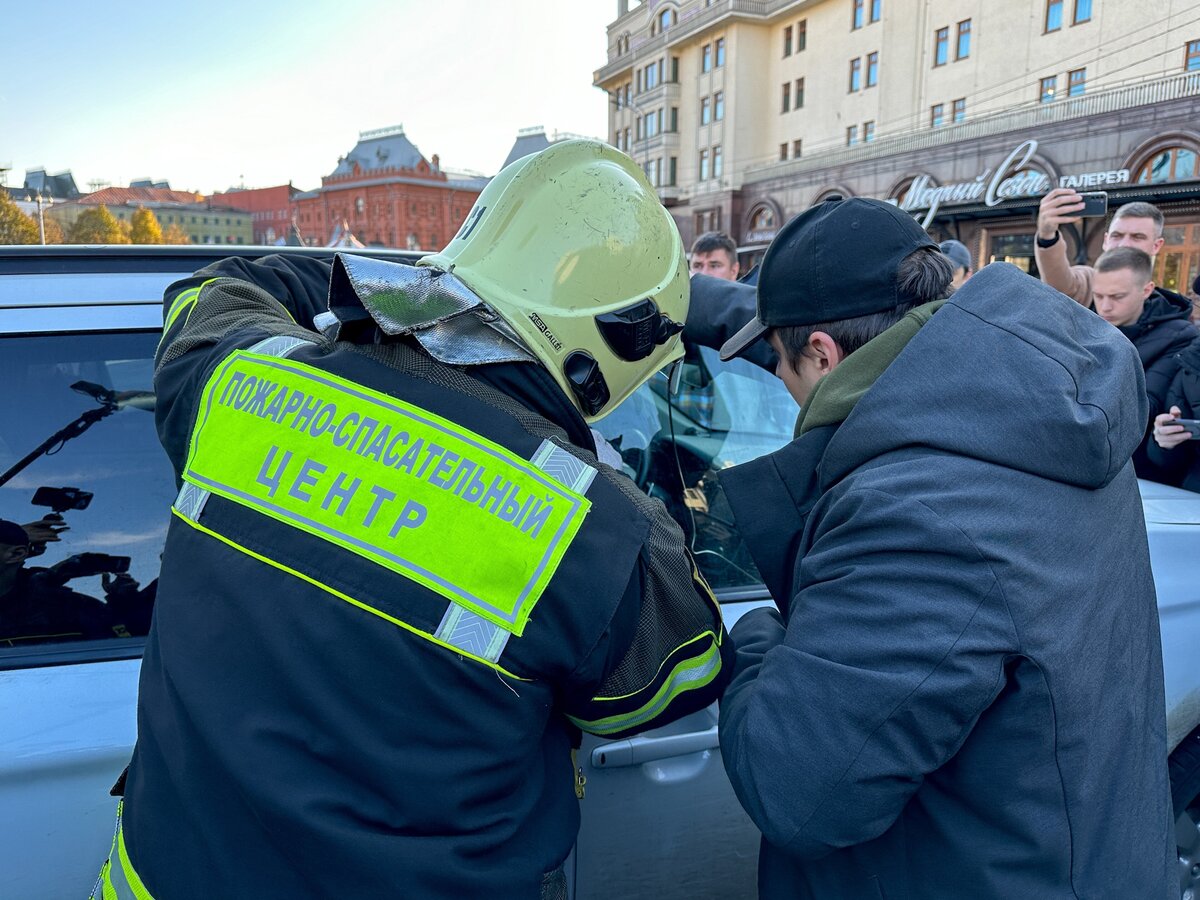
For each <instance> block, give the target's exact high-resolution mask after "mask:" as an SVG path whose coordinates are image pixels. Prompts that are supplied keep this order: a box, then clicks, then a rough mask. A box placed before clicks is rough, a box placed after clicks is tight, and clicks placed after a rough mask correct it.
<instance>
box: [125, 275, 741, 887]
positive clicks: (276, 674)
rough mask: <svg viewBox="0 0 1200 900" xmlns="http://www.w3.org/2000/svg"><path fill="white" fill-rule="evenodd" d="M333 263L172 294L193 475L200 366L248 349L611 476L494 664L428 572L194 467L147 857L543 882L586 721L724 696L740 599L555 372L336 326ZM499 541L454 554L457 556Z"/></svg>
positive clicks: (166, 376)
mask: <svg viewBox="0 0 1200 900" xmlns="http://www.w3.org/2000/svg"><path fill="white" fill-rule="evenodd" d="M328 276H329V267H328V265H327V264H326V263H322V262H318V261H315V260H311V259H297V258H284V257H274V258H268V259H266V260H263V261H261V262H257V263H252V262H247V261H244V260H226V261H224V262H222V263H218V264H216V265H214V266H211V267H209V268H208V269H205V270H203V271H201V272H199V273H197V275H196V276H194V277H192V278H190V279H187V280H185V281H182V282H179V283H177V284H175V285H173V286H172V287H171V288H170V289H169V291H168V293H167V296H166V306H165V316H166V326H165V329H164V337H163V341H162V344H161V346H160V348H159V353H158V358H157V368H156V380H155V386H156V390H157V394H158V407H157V416H158V427H159V433H160V437H161V439H162V442H163V445H164V447H165V448H166V450H167V452H168V454H169V455H170V457H171V460H172V462H173V463H174V465H175V469H176V473H177V474H178V475H179V476H180V477H181V478H182V477H183V476H184V474H185V470H186V469H187V467H188V464H189V453H191V452H192V451H193V450H195V449H196V448H195V447H194V446H193V445H195V444H196V443H197V431H196V430H197V422H198V420H199V419H200V418H202V417H205V416H209V415H211V414H213V409H214V408H215V407H216V406H217V405H219V403H220V402H222V401H221V400H220V399H219V398H217V397H216V396H215V395H212V394H206V385H207V384H208V383H209V381H210V379H219V378H220V375H221V371H224V370H223V369H222V368H221V367H222V366H224V365H226V364H227V363H229V361H230V360H235V361H236V360H237V359H242V358H243V357H242V356H234V354H235V352H236V351H239V350H243V351H244V350H246V349H247V348H255V352H256V353H258V354H259V356H266V355H269V353H276V354H277V356H278V357H279V358H280V359H282V360H283V361H284V363H285V364H286V365H287V366H291V367H294V368H296V369H297V370H301V369H302V370H303V371H304V372H306V373H309V375H311V376H312V377H314V378H317V377H319V378H325V379H328V381H329V383H330V384H336V385H342V386H343V387H342V388H340V389H342V390H350V388H346V387H345V386H346V385H350V386H359V387H361V388H362V389H363V390H364V391H376V392H380V393H379V396H385V395H386V396H387V397H394V398H400V399H401V400H403V401H405V402H407V403H410V404H413V405H414V406H415V407H418V408H420V409H421V410H424V411H427V412H428V413H431V414H433V415H434V416H440V417H442V419H445V420H449V421H450V422H451V423H454V425H455V426H456V427H461V428H463V429H464V430H465V431H468V432H469V433H471V434H473V435H476V436H478V437H480V438H482V439H483V442H492V443H493V444H495V445H500V446H501V447H503V448H505V449H506V450H507V451H510V452H511V453H512V454H514V455H515V457H520V458H522V459H525V460H528V459H530V458H531V456H533V455H534V454H535V452H536V451H538V449H539V447H540V446H541V445H543V443H544V442H546V441H550V442H551V443H552V444H554V445H556V446H557V447H558V448H560V449H567V452H569V454H570V455H571V456H573V457H574V458H575V460H577V461H578V462H580V463H582V464H584V466H583V467H584V468H586V467H592V468H594V469H596V470H597V473H596V475H595V477H594V480H593V481H592V482H591V484H590V486H589V487H588V488H587V500H588V501H590V503H591V508H590V511H589V512H588V513H587V515H586V518H584V520H583V525H582V526H581V528H580V530H579V531H578V533H577V535H576V537H575V540H574V542H573V543H571V544H570V546H569V548H568V549H567V550H566V552H565V555H564V556H563V557H562V559H561V563H560V564H559V566H558V569H557V571H556V572H555V573H554V574H553V576H552V577H551V578H550V581H549V584H548V586H547V587H546V588H545V591H544V593H543V594H542V596H541V598H540V600H538V601H537V604H536V607H535V608H534V611H533V613H532V614H531V616H530V618H529V620H528V623H527V625H526V626H525V628H524V631H523V633H522V634H520V635H517V634H511V635H509V636H508V639H507V643H506V644H504V646H503V651H502V652H501V653H499V655H498V657H497V658H495V659H494V660H489V659H488V658H486V655H485V654H482V653H481V654H472V653H469V652H465V651H463V650H461V649H460V647H459V646H454V645H452V644H448V643H446V641H444V640H439V639H438V638H436V637H435V635H436V634H439V633H441V632H440V631H439V625H440V624H441V625H442V626H443V630H444V621H445V619H446V618H447V617H448V616H449V614H450V613H452V612H454V611H455V610H454V604H453V603H450V602H448V601H447V600H446V599H445V598H444V597H443V596H440V595H439V594H438V593H436V592H435V591H433V590H431V589H429V588H428V587H426V586H425V585H424V584H422V583H418V581H415V580H413V579H412V578H409V577H406V576H405V575H403V574H398V573H397V572H396V571H393V570H391V569H388V568H386V567H384V566H381V565H378V564H376V563H374V562H372V561H371V560H370V559H368V558H365V557H364V556H363V555H362V554H360V553H356V552H351V550H350V549H347V548H346V547H345V546H343V545H339V544H338V543H336V542H334V541H333V540H331V539H329V538H328V537H327V536H326V535H324V534H322V533H321V532H320V531H319V530H316V529H306V528H304V527H298V526H297V525H296V524H294V523H292V522H289V521H285V520H283V519H281V518H279V517H278V516H276V515H274V514H264V513H263V512H262V511H261V510H260V509H259V508H256V507H255V506H254V505H253V503H250V502H249V501H247V502H239V501H238V500H236V499H233V495H229V496H226V495H223V494H221V493H219V492H209V493H207V494H205V493H203V492H198V490H197V485H196V484H193V483H190V482H185V483H183V490H182V491H181V495H180V499H179V500H178V501H177V502H176V505H175V509H174V510H173V512H174V515H173V516H172V524H171V526H170V531H169V534H168V538H167V545H166V552H165V556H164V559H163V566H162V576H161V581H160V585H159V590H158V600H157V608H156V612H155V621H154V625H153V627H152V630H151V633H150V636H149V639H148V643H147V647H146V654H145V659H144V662H143V665H142V676H141V688H140V698H139V704H138V744H137V748H136V751H135V754H134V758H133V762H132V764H131V768H130V771H129V777H128V782H127V785H126V794H125V796H126V801H125V811H124V822H123V834H124V841H125V845H126V847H127V849H128V855H129V859H130V861H131V863H132V866H133V867H134V868H135V869H136V871H137V873H138V875H139V876H140V877H141V879H142V880H143V882H144V884H145V886H146V888H147V889H148V890H149V891H150V892H151V893H152V894H153V895H154V896H155V897H156V898H157V900H174V898H185V897H250V896H255V897H288V898H300V897H354V898H371V897H406V898H447V897H485V896H486V897H537V896H538V895H539V892H540V891H541V890H542V884H543V880H544V876H545V873H551V872H554V871H555V870H556V869H558V867H559V866H560V865H561V863H562V862H563V861H564V859H565V858H566V856H567V855H568V853H569V851H570V849H571V847H572V844H573V843H574V839H575V834H576V831H577V828H578V821H579V807H578V802H577V800H576V797H575V791H574V771H573V766H572V761H571V747H572V744H573V742H575V741H576V740H577V738H578V730H577V728H583V729H585V730H589V731H593V732H596V733H600V734H605V735H621V734H628V733H631V732H633V731H636V730H641V729H643V728H646V727H651V726H655V725H661V724H664V723H665V722H667V721H670V720H672V719H674V718H677V717H679V716H680V715H683V714H685V713H687V712H691V711H694V710H696V709H699V708H702V707H703V706H705V705H707V704H708V703H710V702H712V700H714V699H715V698H716V697H717V696H718V695H719V693H720V690H721V689H722V688H723V686H724V684H725V682H726V680H727V672H728V671H729V669H730V668H731V666H730V665H729V663H728V660H727V659H725V657H726V654H727V653H728V643H727V642H726V641H725V640H724V631H723V629H722V626H721V621H720V614H719V611H718V609H717V606H716V604H715V601H714V600H713V598H712V595H711V593H710V592H709V590H708V588H707V586H706V585H704V583H703V581H702V579H701V578H700V577H699V575H698V574H696V570H695V567H694V565H693V563H692V560H691V558H690V555H689V554H688V553H687V551H686V549H685V547H684V543H683V538H682V535H681V533H680V531H679V529H678V528H677V526H675V524H674V523H673V522H672V521H671V520H670V518H669V517H668V515H667V513H666V511H665V510H664V509H663V507H662V506H661V504H659V503H657V502H651V501H648V500H647V499H645V498H644V497H643V496H642V495H641V494H640V493H639V492H638V491H637V490H636V488H634V487H633V485H632V483H631V482H629V481H628V479H626V478H625V477H624V476H623V475H621V474H619V473H616V472H615V471H613V470H612V469H610V468H608V467H606V466H604V465H603V464H600V463H598V462H597V461H596V458H595V456H594V455H593V453H592V450H593V449H594V446H593V445H592V442H591V438H590V437H589V434H588V430H587V427H586V425H585V424H584V422H583V420H582V419H581V418H580V417H579V416H578V415H577V414H576V413H575V412H574V409H573V407H571V406H570V405H569V403H568V401H567V399H566V397H565V396H563V395H562V393H561V392H560V391H559V389H558V388H557V387H556V386H555V384H554V382H553V380H552V379H551V378H550V377H549V376H548V375H547V373H545V372H544V371H543V370H542V369H540V367H538V366H536V365H534V364H517V363H509V364H504V365H499V366H492V367H480V368H477V369H469V370H463V369H458V368H454V367H450V366H445V365H442V364H440V363H437V362H435V361H433V360H432V359H430V358H429V357H428V356H427V355H425V354H424V353H423V352H422V351H421V350H420V348H419V347H418V346H417V345H416V344H415V343H412V342H405V341H401V342H397V343H389V344H378V345H371V346H359V345H352V344H350V343H347V342H341V341H329V340H326V339H325V338H324V337H323V336H322V335H320V334H319V333H317V332H316V331H315V330H313V327H312V321H313V317H314V316H315V315H316V314H318V313H320V312H323V311H324V310H325V309H326V297H327V290H328V284H329V279H328ZM273 337H274V338H276V339H277V340H276V341H274V342H271V341H270V340H269V339H271V338H273ZM288 338H291V339H292V340H290V341H289V340H288ZM281 341H282V344H283V346H284V347H285V348H286V349H285V350H284V351H283V352H281V350H280V342H281ZM214 383H216V382H215V381H214ZM230 402H232V401H230ZM256 402H257V401H256ZM263 404H264V405H263V406H260V408H259V411H258V413H259V418H260V419H261V417H262V413H263V411H264V408H266V407H265V399H264V400H263ZM230 408H232V407H230ZM266 409H267V412H269V408H266ZM230 415H233V414H232V413H230ZM251 418H252V417H251V416H248V417H247V418H246V421H248V422H249V421H250V419H251ZM231 421H232V420H231ZM237 421H241V420H237ZM276 421H278V414H276ZM284 421H285V422H286V421H287V420H286V419H285V420H284ZM297 421H299V420H297ZM357 421H358V420H357V419H356V420H355V422H357ZM304 424H307V420H306V422H305V423H304ZM352 424H353V423H349V424H346V428H345V429H344V431H343V432H342V433H341V437H342V439H343V440H349V439H348V438H347V435H349V434H350V430H351V425H352ZM247 427H250V426H247ZM256 427H257V426H256ZM293 427H297V426H295V425H294V426H293ZM312 430H313V431H314V432H316V431H317V430H318V429H316V428H315V427H314V429H312ZM367 437H369V435H365V436H364V438H363V439H362V440H361V441H360V442H359V444H358V451H359V454H360V455H361V454H362V452H363V451H364V448H366V444H367V440H366V439H367ZM228 443H229V444H230V446H227V447H225V448H224V452H225V453H227V454H239V453H250V452H251V451H250V450H249V449H247V446H248V445H243V444H242V442H241V441H238V440H231V441H228ZM349 443H351V444H352V443H353V441H349ZM551 449H553V448H551ZM390 450H391V448H390V447H389V449H388V451H385V452H390ZM196 452H199V451H198V450H197V451H196ZM331 452H332V451H331ZM378 455H379V452H378V451H377V452H376V456H378ZM397 457H398V450H397V452H396V453H394V454H392V456H391V458H392V459H395V458H397ZM215 458H219V459H225V460H229V459H236V457H223V456H221V457H215ZM347 458H349V457H347ZM275 464H276V465H277V468H274V469H272V468H271V465H269V464H267V463H264V464H263V468H262V470H261V472H260V476H265V480H264V482H263V483H267V482H269V481H270V479H271V477H274V478H275V481H276V482H277V484H276V487H279V488H280V490H281V491H282V490H283V489H285V488H286V489H289V490H292V489H294V490H298V491H300V492H301V495H305V494H304V492H306V491H307V492H308V494H309V495H312V496H314V497H318V496H321V495H320V493H319V492H320V491H321V490H322V489H323V488H322V485H323V484H324V483H323V482H320V481H319V478H318V474H319V473H318V469H317V468H315V467H310V468H309V469H306V470H303V472H302V475H301V477H300V478H298V479H296V480H295V482H294V483H292V481H291V480H290V478H291V476H290V475H289V476H286V479H288V480H286V483H285V476H283V475H282V474H281V473H282V472H283V466H282V465H281V464H279V461H278V460H276V462H275ZM256 465H257V463H256ZM313 466H316V464H315V463H314V464H313ZM293 471H294V470H293ZM304 473H307V475H304ZM320 477H324V478H328V473H325V475H322V476H320ZM464 477H465V476H464ZM305 478H307V479H308V480H305ZM397 479H398V480H397V482H396V483H395V484H392V483H391V482H388V484H391V487H392V488H393V489H394V491H395V493H397V494H400V493H401V487H402V485H401V484H400V481H401V480H402V479H401V476H399V475H398V476H397ZM464 483H465V482H464ZM289 484H290V485H291V487H290V488H289V487H288V485H289ZM381 484H383V483H382V482H381ZM461 486H462V485H461V484H460V486H459V487H460V489H461ZM264 490H266V489H265V488H264ZM378 490H379V491H383V490H384V488H383V487H378ZM446 493H447V494H449V493H451V492H450V491H447V492H446ZM466 493H470V492H469V491H468V492H466ZM380 496H383V495H382V494H380ZM198 498H199V499H198ZM335 499H336V498H335V497H334V493H333V492H332V491H331V492H330V493H329V494H328V495H327V496H325V501H326V502H327V503H330V502H333V501H334V500H335ZM201 500H202V501H203V502H202V503H201V502H200V501H201ZM254 502H258V501H257V500H255V501H254ZM314 502H315V501H314ZM356 502H357V501H356ZM381 516H382V513H381ZM397 523H398V524H397V526H396V528H397V529H399V528H400V527H401V525H400V519H397ZM493 552H495V551H494V550H493V548H491V547H489V546H486V545H480V544H479V543H473V542H470V541H465V542H463V543H462V544H461V545H457V546H446V547H445V553H446V554H452V555H454V558H455V560H461V561H462V562H463V564H464V565H466V564H467V563H468V562H470V561H476V562H477V561H478V560H479V559H480V558H481V557H482V558H483V559H484V560H488V559H489V554H491V553H493ZM496 564H497V565H504V564H505V563H504V560H496ZM484 624H485V625H486V624H487V623H484ZM492 633H493V634H495V629H494V628H493V629H492ZM499 636H500V637H501V638H503V637H504V635H503V634H501V635H499ZM585 802H586V801H585Z"/></svg>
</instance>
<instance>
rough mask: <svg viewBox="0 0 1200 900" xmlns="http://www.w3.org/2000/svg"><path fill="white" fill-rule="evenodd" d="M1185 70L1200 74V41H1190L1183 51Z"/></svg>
mask: <svg viewBox="0 0 1200 900" xmlns="http://www.w3.org/2000/svg"><path fill="white" fill-rule="evenodd" d="M1183 70H1184V71H1185V72H1200V41H1188V42H1187V46H1186V47H1184V49H1183Z"/></svg>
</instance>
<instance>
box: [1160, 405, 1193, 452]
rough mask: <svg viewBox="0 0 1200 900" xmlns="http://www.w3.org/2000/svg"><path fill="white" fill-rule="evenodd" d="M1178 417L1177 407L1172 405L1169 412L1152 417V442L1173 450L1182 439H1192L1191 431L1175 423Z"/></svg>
mask: <svg viewBox="0 0 1200 900" xmlns="http://www.w3.org/2000/svg"><path fill="white" fill-rule="evenodd" d="M1178 418H1179V407H1178V406H1172V407H1171V411H1170V412H1169V413H1161V414H1159V415H1157V416H1155V417H1154V443H1156V444H1158V446H1160V447H1162V448H1163V449H1164V450H1173V449H1174V448H1175V447H1178V446H1179V445H1180V444H1182V443H1183V442H1184V441H1190V440H1191V439H1192V433H1191V432H1190V431H1188V430H1187V429H1186V428H1184V427H1183V426H1182V425H1176V424H1175V420H1176V419H1178Z"/></svg>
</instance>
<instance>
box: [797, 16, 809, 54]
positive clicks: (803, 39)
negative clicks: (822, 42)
mask: <svg viewBox="0 0 1200 900" xmlns="http://www.w3.org/2000/svg"><path fill="white" fill-rule="evenodd" d="M807 46H808V19H801V20H800V23H799V24H798V25H797V26H796V52H797V53H799V52H800V51H801V50H804V49H805V48H806V47H807Z"/></svg>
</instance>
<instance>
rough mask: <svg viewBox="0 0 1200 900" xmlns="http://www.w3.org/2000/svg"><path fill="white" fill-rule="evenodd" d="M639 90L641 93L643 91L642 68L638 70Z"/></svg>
mask: <svg viewBox="0 0 1200 900" xmlns="http://www.w3.org/2000/svg"><path fill="white" fill-rule="evenodd" d="M637 92H638V93H639V94H640V93H641V92H642V70H641V69H638V70H637Z"/></svg>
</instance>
